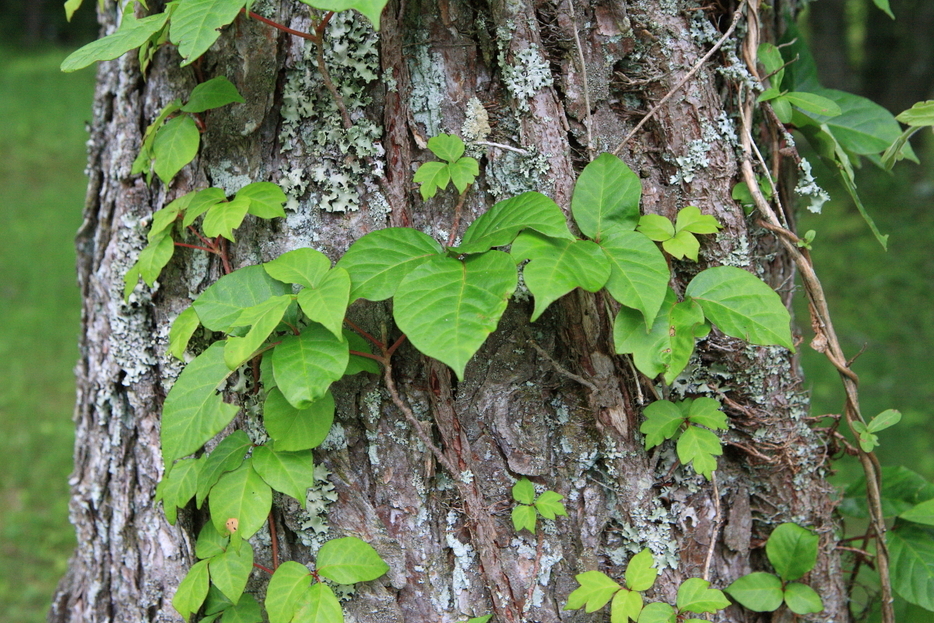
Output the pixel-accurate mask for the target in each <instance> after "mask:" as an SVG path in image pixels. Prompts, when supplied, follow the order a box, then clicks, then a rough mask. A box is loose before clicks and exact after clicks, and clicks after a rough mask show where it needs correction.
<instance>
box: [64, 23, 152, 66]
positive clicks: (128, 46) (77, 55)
mask: <svg viewBox="0 0 934 623" xmlns="http://www.w3.org/2000/svg"><path fill="white" fill-rule="evenodd" d="M168 19H169V13H168V12H163V13H157V14H156V15H150V16H149V17H144V18H142V19H136V17H135V16H134V15H133V12H132V11H129V12H126V13H124V14H123V22H122V23H121V24H120V27H119V28H118V29H117V30H116V31H115V32H114V33H113V34H112V35H108V36H106V37H104V38H103V39H98V40H97V41H92V42H91V43H89V44H87V45H85V46H84V47H81V48H78V49H77V50H75V51H74V52H72V53H71V54H70V55H69V56H68V57H67V58H66V59H65V60H64V61H62V67H61V69H62V71H64V72H71V71H77V70H78V69H83V68H85V67H87V66H88V65H90V64H92V63H95V62H97V61H112V60H113V59H115V58H117V57H119V56H123V55H124V54H125V53H127V52H129V51H130V50H132V49H133V48H138V47H139V46H141V45H143V44H144V43H146V40H147V39H149V37H151V36H152V35H154V34H155V33H157V32H159V31H160V30H161V29H162V27H163V26H165V23H166V21H167V20H168Z"/></svg>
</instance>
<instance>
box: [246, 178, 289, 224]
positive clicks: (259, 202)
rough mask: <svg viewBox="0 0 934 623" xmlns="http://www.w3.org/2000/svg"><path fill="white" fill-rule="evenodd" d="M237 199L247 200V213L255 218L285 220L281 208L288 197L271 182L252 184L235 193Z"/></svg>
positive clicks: (283, 211)
mask: <svg viewBox="0 0 934 623" xmlns="http://www.w3.org/2000/svg"><path fill="white" fill-rule="evenodd" d="M237 198H240V199H244V198H245V199H249V200H250V207H249V208H247V212H249V213H250V214H252V215H253V216H255V217H257V218H265V219H270V218H285V210H284V209H283V206H284V205H285V202H286V201H288V197H286V196H285V193H284V192H282V188H280V187H279V185H278V184H273V183H272V182H253V183H252V184H247V185H246V186H244V187H243V188H241V189H240V190H238V191H237Z"/></svg>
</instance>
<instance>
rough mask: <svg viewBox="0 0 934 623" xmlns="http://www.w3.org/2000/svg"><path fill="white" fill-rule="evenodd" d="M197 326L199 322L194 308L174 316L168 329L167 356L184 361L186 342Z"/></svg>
mask: <svg viewBox="0 0 934 623" xmlns="http://www.w3.org/2000/svg"><path fill="white" fill-rule="evenodd" d="M199 326H201V321H200V320H199V319H198V314H197V313H196V312H195V309H194V307H186V308H185V311H183V312H182V313H180V314H179V315H178V316H176V318H175V320H174V321H173V322H172V328H171V329H169V354H171V355H172V356H174V357H175V358H176V359H179V360H181V361H184V360H185V350H186V349H187V348H188V342H189V341H190V340H191V336H192V335H194V333H195V331H196V330H197V329H198V327H199Z"/></svg>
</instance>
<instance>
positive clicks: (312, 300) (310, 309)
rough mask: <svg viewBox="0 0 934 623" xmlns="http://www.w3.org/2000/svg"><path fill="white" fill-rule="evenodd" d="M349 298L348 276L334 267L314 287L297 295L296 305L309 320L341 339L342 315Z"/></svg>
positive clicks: (342, 270)
mask: <svg viewBox="0 0 934 623" xmlns="http://www.w3.org/2000/svg"><path fill="white" fill-rule="evenodd" d="M349 298H350V275H348V274H347V271H346V270H344V269H343V268H340V267H335V268H333V269H332V270H330V271H328V273H327V274H326V275H325V276H324V277H323V278H322V279H321V281H320V282H319V283H318V285H317V286H315V287H310V288H309V287H306V288H305V289H303V290H302V291H301V292H299V293H298V304H299V305H301V307H302V311H303V312H305V315H306V316H308V319H309V320H313V321H315V322H320V323H321V324H322V325H324V327H325V328H326V329H327V330H328V331H330V332H331V333H333V334H334V336H335V337H337V338H338V339H341V340H342V339H344V338H343V335H344V334H343V330H342V327H343V325H344V313H345V312H346V311H347V304H348V302H349Z"/></svg>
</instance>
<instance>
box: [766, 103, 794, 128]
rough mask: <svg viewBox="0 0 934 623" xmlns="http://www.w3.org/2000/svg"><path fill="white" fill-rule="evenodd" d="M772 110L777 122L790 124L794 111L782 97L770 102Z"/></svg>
mask: <svg viewBox="0 0 934 623" xmlns="http://www.w3.org/2000/svg"><path fill="white" fill-rule="evenodd" d="M771 104H772V110H773V111H775V116H776V117H778V120H779V121H781V122H782V123H791V120H792V117H793V115H794V110H793V109H792V108H791V103H790V102H789V101H788V100H787V99H785V98H784V97H776V98H775V99H773V100H772V101H771Z"/></svg>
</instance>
